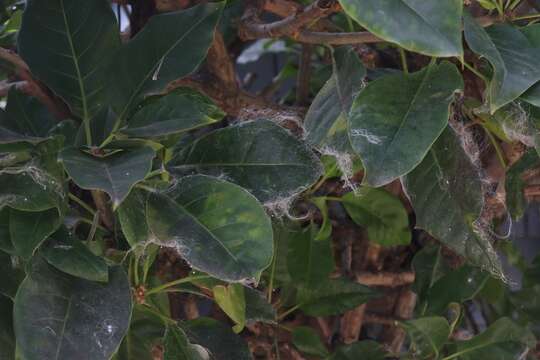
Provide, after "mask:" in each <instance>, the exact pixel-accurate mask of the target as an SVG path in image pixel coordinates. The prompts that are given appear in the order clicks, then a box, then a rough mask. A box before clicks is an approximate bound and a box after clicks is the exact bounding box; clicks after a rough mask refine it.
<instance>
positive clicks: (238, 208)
mask: <svg viewBox="0 0 540 360" xmlns="http://www.w3.org/2000/svg"><path fill="white" fill-rule="evenodd" d="M147 217H148V225H149V228H150V230H151V232H152V233H153V235H154V236H155V237H156V238H157V240H159V241H160V242H161V243H162V244H166V245H168V246H171V247H174V248H176V249H177V250H178V251H179V252H180V254H181V255H182V256H183V257H184V259H185V260H186V261H187V262H188V263H189V264H190V265H191V266H192V267H193V268H195V269H198V270H201V271H204V272H206V273H208V274H210V275H212V276H214V277H216V278H218V279H221V280H226V281H243V280H246V279H258V278H259V277H260V274H261V272H262V270H263V269H265V268H266V267H267V266H268V265H269V264H270V261H271V258H272V247H273V244H272V226H271V223H270V220H269V218H268V217H267V216H266V214H265V212H264V209H263V208H262V206H261V205H260V204H259V203H258V202H257V200H256V199H255V198H254V197H253V196H252V195H251V194H249V193H248V192H247V191H245V190H244V189H242V188H241V187H239V186H237V185H234V184H232V183H229V182H227V181H223V180H219V179H216V178H212V177H208V176H203V175H196V176H189V177H184V178H182V179H180V180H179V181H178V183H177V184H176V186H175V187H174V188H172V189H170V190H169V191H167V192H166V193H164V194H153V195H151V196H150V198H149V199H148V202H147Z"/></svg>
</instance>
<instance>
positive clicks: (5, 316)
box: [0, 295, 15, 360]
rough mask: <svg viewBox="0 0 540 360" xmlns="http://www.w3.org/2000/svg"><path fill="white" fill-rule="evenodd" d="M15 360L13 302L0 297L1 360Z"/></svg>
mask: <svg viewBox="0 0 540 360" xmlns="http://www.w3.org/2000/svg"><path fill="white" fill-rule="evenodd" d="M13 359H15V336H14V334H13V302H12V301H11V299H9V298H7V297H5V296H2V295H0V360H13Z"/></svg>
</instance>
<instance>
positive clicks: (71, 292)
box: [14, 259, 131, 360]
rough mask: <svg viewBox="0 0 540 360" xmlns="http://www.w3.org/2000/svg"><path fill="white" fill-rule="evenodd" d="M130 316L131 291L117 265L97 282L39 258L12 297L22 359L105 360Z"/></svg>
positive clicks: (125, 328)
mask: <svg viewBox="0 0 540 360" xmlns="http://www.w3.org/2000/svg"><path fill="white" fill-rule="evenodd" d="M130 317H131V290H130V286H129V282H128V279H127V277H126V274H125V273H124V271H123V270H122V269H121V268H119V267H116V268H111V270H110V273H109V283H107V284H102V283H95V282H91V281H88V280H82V279H78V278H74V277H71V276H70V275H66V274H63V273H61V272H59V271H58V270H56V269H54V268H52V267H51V266H49V265H48V264H46V263H44V262H43V261H42V260H39V259H38V261H37V262H36V263H35V264H34V265H33V267H32V269H31V272H30V273H29V274H28V277H27V278H26V279H25V280H24V281H23V283H22V284H21V287H20V288H19V291H18V292H17V296H16V298H15V306H14V328H15V335H16V338H17V345H18V348H19V350H20V352H21V355H22V357H23V358H24V359H26V360H34V359H51V360H61V359H66V360H72V359H77V358H81V359H92V360H100V359H103V360H106V359H109V358H110V357H111V355H112V354H113V353H114V352H115V351H116V349H117V347H118V345H119V344H120V341H121V340H122V338H123V337H124V335H125V333H126V331H127V329H128V326H129V321H130Z"/></svg>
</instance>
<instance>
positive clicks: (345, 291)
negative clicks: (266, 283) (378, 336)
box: [297, 279, 379, 316]
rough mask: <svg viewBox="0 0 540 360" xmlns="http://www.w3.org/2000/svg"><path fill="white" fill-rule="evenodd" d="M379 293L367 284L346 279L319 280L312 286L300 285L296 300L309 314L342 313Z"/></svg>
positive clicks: (327, 314)
mask: <svg viewBox="0 0 540 360" xmlns="http://www.w3.org/2000/svg"><path fill="white" fill-rule="evenodd" d="M377 296H379V294H378V293H377V292H376V291H374V290H371V289H370V288H368V287H367V286H364V285H361V284H358V283H356V282H353V281H350V280H347V279H328V280H326V281H320V282H319V284H317V286H316V287H314V288H310V289H308V288H304V287H301V288H300V289H299V292H298V298H297V302H298V303H299V304H301V306H300V309H301V310H302V311H303V312H304V313H306V314H307V315H309V316H330V315H338V314H342V313H344V312H345V311H347V310H350V309H353V308H355V307H357V306H358V305H360V304H363V303H366V302H368V301H369V300H371V299H373V298H376V297H377Z"/></svg>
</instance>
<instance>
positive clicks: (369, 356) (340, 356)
mask: <svg viewBox="0 0 540 360" xmlns="http://www.w3.org/2000/svg"><path fill="white" fill-rule="evenodd" d="M385 357H386V354H385V352H384V350H383V348H382V346H381V345H380V344H379V343H377V342H375V341H372V340H364V341H358V342H355V343H352V344H349V345H343V346H340V347H339V348H338V349H337V350H336V351H335V352H334V353H333V354H332V355H331V356H330V357H329V358H328V359H327V360H358V359H362V360H384V359H385Z"/></svg>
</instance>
